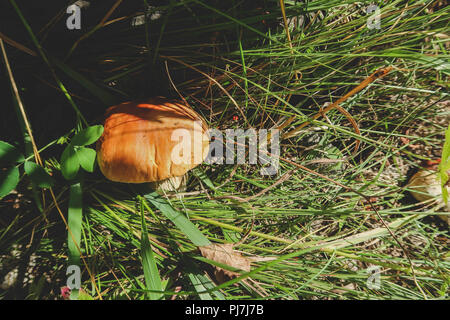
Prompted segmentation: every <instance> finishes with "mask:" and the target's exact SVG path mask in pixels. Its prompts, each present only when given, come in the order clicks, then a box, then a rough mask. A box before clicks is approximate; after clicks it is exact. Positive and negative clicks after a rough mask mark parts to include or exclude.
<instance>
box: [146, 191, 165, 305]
mask: <svg viewBox="0 0 450 320" xmlns="http://www.w3.org/2000/svg"><path fill="white" fill-rule="evenodd" d="M141 199H142V198H141ZM141 231H142V236H141V257H142V267H143V269H144V278H145V285H146V286H147V290H149V292H148V297H149V298H150V299H151V300H158V299H160V298H161V297H162V294H161V293H157V292H155V291H162V290H163V289H162V283H161V278H160V276H159V272H158V267H157V265H156V260H155V257H154V256H153V250H152V247H151V245H150V241H149V240H148V231H147V225H146V224H145V216H144V210H143V205H142V200H141Z"/></svg>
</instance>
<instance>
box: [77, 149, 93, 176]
mask: <svg viewBox="0 0 450 320" xmlns="http://www.w3.org/2000/svg"><path fill="white" fill-rule="evenodd" d="M75 153H76V155H77V157H78V162H79V163H80V165H81V167H82V168H83V169H84V170H86V171H87V172H94V165H95V156H96V155H97V152H95V150H94V149H91V148H85V147H81V148H78V149H77V150H76V151H75Z"/></svg>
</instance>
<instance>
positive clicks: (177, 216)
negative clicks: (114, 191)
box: [144, 192, 211, 246]
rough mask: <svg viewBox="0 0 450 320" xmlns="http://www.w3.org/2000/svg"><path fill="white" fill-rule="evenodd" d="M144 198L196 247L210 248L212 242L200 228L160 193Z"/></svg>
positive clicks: (153, 193)
mask: <svg viewBox="0 0 450 320" xmlns="http://www.w3.org/2000/svg"><path fill="white" fill-rule="evenodd" d="M144 198H145V199H147V200H148V201H150V203H151V204H153V205H154V206H155V207H156V208H157V209H159V210H161V213H162V214H163V215H164V216H166V217H167V218H168V219H170V221H172V222H173V223H174V224H175V225H176V226H177V227H178V229H180V230H181V231H182V232H183V233H184V234H185V235H186V237H188V238H189V240H191V241H192V243H193V244H195V245H196V246H208V245H210V244H211V242H210V241H209V240H208V239H207V238H206V237H205V236H204V235H203V233H202V232H201V231H200V230H198V228H197V227H196V226H195V225H194V224H193V223H192V222H191V221H190V220H189V219H188V218H186V217H185V216H184V215H183V214H182V213H181V212H178V211H176V210H175V209H174V208H172V206H171V205H170V204H169V203H168V202H167V201H166V200H165V199H164V198H162V197H161V196H160V195H159V194H158V193H156V192H152V193H149V194H146V195H144Z"/></svg>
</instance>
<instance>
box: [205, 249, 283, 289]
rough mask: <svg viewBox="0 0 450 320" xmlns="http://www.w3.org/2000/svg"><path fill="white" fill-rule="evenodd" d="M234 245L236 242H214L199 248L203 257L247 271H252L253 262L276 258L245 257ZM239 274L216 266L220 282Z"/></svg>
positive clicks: (216, 274) (215, 270)
mask: <svg viewBox="0 0 450 320" xmlns="http://www.w3.org/2000/svg"><path fill="white" fill-rule="evenodd" d="M234 246H235V244H234V243H224V244H220V243H213V244H210V245H209V246H203V247H199V249H200V252H201V254H202V256H203V257H205V258H207V259H210V260H213V261H216V262H219V263H222V264H225V265H227V266H230V267H233V268H236V269H240V270H242V271H245V272H250V270H251V263H252V262H256V261H267V260H273V259H275V258H273V257H244V256H243V255H242V254H241V253H240V252H239V251H236V250H234ZM238 275H239V273H237V272H234V271H230V270H225V269H223V268H220V267H217V266H214V276H215V277H216V280H217V281H218V282H220V283H222V282H225V281H227V279H230V278H233V277H237V276H238Z"/></svg>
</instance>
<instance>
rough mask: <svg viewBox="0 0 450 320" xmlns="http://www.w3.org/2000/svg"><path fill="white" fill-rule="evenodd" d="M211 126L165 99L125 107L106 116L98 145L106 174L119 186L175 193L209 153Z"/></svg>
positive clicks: (108, 112) (100, 160) (190, 111)
mask: <svg viewBox="0 0 450 320" xmlns="http://www.w3.org/2000/svg"><path fill="white" fill-rule="evenodd" d="M207 130H208V127H207V125H206V123H205V121H204V120H203V119H202V118H201V117H200V116H199V115H198V114H197V113H196V112H195V111H194V110H192V109H191V108H190V107H188V106H186V105H184V104H183V103H181V102H179V101H175V100H169V99H166V98H163V97H156V98H151V99H148V100H146V101H137V102H136V101H134V102H125V103H122V104H119V105H116V106H113V107H110V108H109V109H108V110H107V111H106V115H105V121H104V131H103V134H102V136H101V137H100V139H99V140H98V141H97V146H96V147H97V161H98V164H99V167H100V170H101V172H102V173H103V175H104V176H105V177H106V178H107V179H109V180H111V181H115V182H122V183H149V182H151V183H152V185H153V187H154V188H158V189H164V190H172V191H173V190H175V189H178V188H180V185H181V184H182V182H183V181H185V174H186V173H187V172H188V171H189V170H191V169H193V168H194V167H196V166H197V165H199V164H200V163H201V162H203V160H204V159H205V158H206V156H207V154H208V151H209V138H208V135H207V132H206V131H207Z"/></svg>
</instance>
